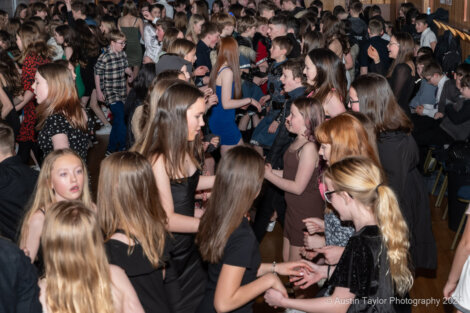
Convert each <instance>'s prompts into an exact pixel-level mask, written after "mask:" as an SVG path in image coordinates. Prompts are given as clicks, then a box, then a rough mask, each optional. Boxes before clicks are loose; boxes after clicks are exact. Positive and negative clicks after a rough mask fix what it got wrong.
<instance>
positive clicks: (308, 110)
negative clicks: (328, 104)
mask: <svg viewBox="0 0 470 313" xmlns="http://www.w3.org/2000/svg"><path fill="white" fill-rule="evenodd" d="M292 104H293V105H295V106H296V107H297V109H298V110H299V112H300V114H302V116H303V118H304V120H305V126H306V127H307V129H306V130H305V134H304V135H305V137H306V138H307V139H308V140H309V141H311V142H315V143H316V139H315V129H316V128H317V127H318V126H319V125H320V124H321V123H323V121H324V120H325V111H324V110H323V106H322V104H321V103H320V101H318V100H317V99H315V98H305V97H302V98H298V99H295V100H294V102H293V103H292Z"/></svg>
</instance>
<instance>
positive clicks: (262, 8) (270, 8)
mask: <svg viewBox="0 0 470 313" xmlns="http://www.w3.org/2000/svg"><path fill="white" fill-rule="evenodd" d="M275 12H276V6H275V5H274V4H273V3H272V2H270V1H261V2H260V3H259V5H258V13H259V16H260V17H264V18H265V19H267V20H268V21H269V20H270V19H271V18H272V17H273V16H274V14H275Z"/></svg>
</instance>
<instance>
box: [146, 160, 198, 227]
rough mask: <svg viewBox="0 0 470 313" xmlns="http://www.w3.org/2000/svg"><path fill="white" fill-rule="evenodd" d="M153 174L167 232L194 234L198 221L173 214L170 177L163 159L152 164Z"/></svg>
mask: <svg viewBox="0 0 470 313" xmlns="http://www.w3.org/2000/svg"><path fill="white" fill-rule="evenodd" d="M153 174H154V175H155V179H156V181H157V188H158V193H159V194H160V202H161V204H162V206H163V209H164V210H165V212H166V215H167V216H168V230H169V231H171V232H178V233H195V232H197V229H198V228H199V219H198V218H194V217H191V216H186V215H182V214H178V213H175V206H174V203H173V196H172V195H171V184H170V177H169V176H168V173H167V172H166V169H165V163H164V158H163V157H158V159H157V160H156V161H155V163H154V164H153Z"/></svg>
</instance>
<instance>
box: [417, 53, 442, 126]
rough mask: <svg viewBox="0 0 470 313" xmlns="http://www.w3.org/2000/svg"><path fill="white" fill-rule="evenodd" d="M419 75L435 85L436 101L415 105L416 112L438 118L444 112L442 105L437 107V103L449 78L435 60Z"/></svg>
mask: <svg viewBox="0 0 470 313" xmlns="http://www.w3.org/2000/svg"><path fill="white" fill-rule="evenodd" d="M421 75H422V76H423V77H424V78H425V79H426V81H427V82H428V83H429V84H431V85H433V86H434V87H437V89H436V93H435V94H436V103H432V104H430V105H419V106H417V107H416V113H417V114H418V115H421V116H428V117H430V118H433V119H439V118H442V117H443V114H442V112H444V109H445V108H444V107H442V108H439V107H438V103H439V102H440V98H441V94H442V90H443V89H444V84H445V83H446V82H447V81H448V80H449V78H448V77H447V76H446V75H444V73H443V72H442V68H441V66H440V65H439V64H438V63H437V62H431V63H430V64H428V65H427V66H426V67H425V68H424V69H423V72H422V73H421Z"/></svg>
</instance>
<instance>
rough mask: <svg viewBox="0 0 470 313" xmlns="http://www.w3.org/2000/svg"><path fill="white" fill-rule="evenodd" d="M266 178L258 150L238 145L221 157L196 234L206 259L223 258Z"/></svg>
mask: <svg viewBox="0 0 470 313" xmlns="http://www.w3.org/2000/svg"><path fill="white" fill-rule="evenodd" d="M263 178H264V161H263V159H262V158H261V156H260V155H259V154H258V153H257V152H256V151H255V150H253V149H251V148H249V147H245V146H237V147H234V148H233V149H230V150H229V151H228V152H227V153H226V154H225V155H224V156H223V157H222V159H221V161H220V163H219V167H218V168H217V175H216V177H215V182H214V187H213V189H212V193H211V198H210V199H209V204H208V207H207V210H206V212H205V213H204V215H203V216H202V219H201V222H200V224H199V231H198V233H197V234H196V243H197V244H198V245H199V251H201V256H202V258H203V260H205V261H208V262H211V263H216V262H218V261H219V260H220V259H221V258H222V255H223V252H224V248H225V245H226V243H227V240H228V238H229V237H230V235H231V234H232V233H233V231H234V230H235V229H236V228H237V227H238V226H239V225H240V223H241V222H242V219H243V216H244V215H245V214H246V213H247V212H248V210H249V209H250V207H251V205H252V204H253V201H254V200H255V198H256V197H257V195H258V193H259V191H260V189H261V184H262V183H263Z"/></svg>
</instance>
